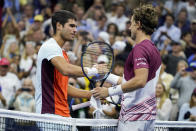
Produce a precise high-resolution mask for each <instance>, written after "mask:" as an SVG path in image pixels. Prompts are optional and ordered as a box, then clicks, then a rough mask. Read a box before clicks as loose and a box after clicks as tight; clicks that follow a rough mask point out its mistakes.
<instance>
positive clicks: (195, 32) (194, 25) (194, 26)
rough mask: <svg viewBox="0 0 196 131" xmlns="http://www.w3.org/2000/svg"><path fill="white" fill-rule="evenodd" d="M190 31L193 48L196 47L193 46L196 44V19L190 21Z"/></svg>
mask: <svg viewBox="0 0 196 131" xmlns="http://www.w3.org/2000/svg"><path fill="white" fill-rule="evenodd" d="M191 32H192V42H193V44H194V48H196V46H195V45H196V19H194V20H192V21H191ZM195 52H196V51H195Z"/></svg>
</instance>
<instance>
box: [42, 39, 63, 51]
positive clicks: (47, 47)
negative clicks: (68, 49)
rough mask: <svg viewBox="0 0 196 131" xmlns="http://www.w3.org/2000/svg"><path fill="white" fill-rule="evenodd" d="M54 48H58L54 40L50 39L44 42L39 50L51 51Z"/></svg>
mask: <svg viewBox="0 0 196 131" xmlns="http://www.w3.org/2000/svg"><path fill="white" fill-rule="evenodd" d="M55 48H60V47H59V45H58V44H57V42H56V41H55V39H54V38H50V39H48V40H46V41H45V42H44V43H43V45H42V46H41V48H40V50H44V51H45V50H51V49H55Z"/></svg>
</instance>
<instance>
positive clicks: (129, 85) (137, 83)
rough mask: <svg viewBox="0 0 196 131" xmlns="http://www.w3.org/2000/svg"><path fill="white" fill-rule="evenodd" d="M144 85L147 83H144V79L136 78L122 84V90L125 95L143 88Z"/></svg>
mask: <svg viewBox="0 0 196 131" xmlns="http://www.w3.org/2000/svg"><path fill="white" fill-rule="evenodd" d="M144 85H145V83H144V82H143V80H142V79H140V78H136V77H134V78H133V79H130V80H129V81H127V82H126V83H124V84H122V87H121V88H122V91H123V92H124V93H127V92H131V91H134V90H137V89H139V88H143V87H144Z"/></svg>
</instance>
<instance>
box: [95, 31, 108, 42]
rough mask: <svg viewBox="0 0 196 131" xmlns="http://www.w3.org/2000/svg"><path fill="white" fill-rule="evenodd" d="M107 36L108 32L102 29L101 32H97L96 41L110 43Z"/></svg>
mask: <svg viewBox="0 0 196 131" xmlns="http://www.w3.org/2000/svg"><path fill="white" fill-rule="evenodd" d="M109 37H110V36H109V34H108V33H107V32H105V31H102V32H100V33H99V34H98V38H97V40H98V41H103V42H106V43H108V44H110V41H109Z"/></svg>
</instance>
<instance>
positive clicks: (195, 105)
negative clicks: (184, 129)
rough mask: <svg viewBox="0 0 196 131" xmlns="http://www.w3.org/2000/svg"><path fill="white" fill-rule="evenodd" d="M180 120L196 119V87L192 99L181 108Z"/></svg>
mask: <svg viewBox="0 0 196 131" xmlns="http://www.w3.org/2000/svg"><path fill="white" fill-rule="evenodd" d="M178 121H196V88H195V89H194V90H193V92H192V94H191V98H190V101H189V102H187V103H184V104H183V105H182V107H181V108H180V112H179V117H178Z"/></svg>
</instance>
